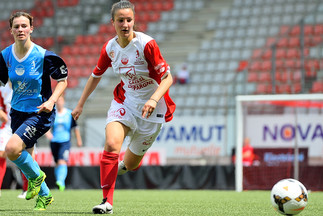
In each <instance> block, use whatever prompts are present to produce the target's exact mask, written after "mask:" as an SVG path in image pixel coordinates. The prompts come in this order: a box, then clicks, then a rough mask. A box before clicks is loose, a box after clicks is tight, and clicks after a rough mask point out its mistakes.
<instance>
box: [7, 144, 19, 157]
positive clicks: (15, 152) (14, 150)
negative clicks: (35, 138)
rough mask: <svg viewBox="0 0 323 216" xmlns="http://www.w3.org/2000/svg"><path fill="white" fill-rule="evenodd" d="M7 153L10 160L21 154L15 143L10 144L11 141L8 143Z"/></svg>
mask: <svg viewBox="0 0 323 216" xmlns="http://www.w3.org/2000/svg"><path fill="white" fill-rule="evenodd" d="M5 153H6V155H7V157H8V158H9V159H10V160H16V159H17V158H18V157H19V155H20V154H19V153H20V151H19V149H17V148H16V147H15V145H10V143H8V144H7V146H6V149H5Z"/></svg>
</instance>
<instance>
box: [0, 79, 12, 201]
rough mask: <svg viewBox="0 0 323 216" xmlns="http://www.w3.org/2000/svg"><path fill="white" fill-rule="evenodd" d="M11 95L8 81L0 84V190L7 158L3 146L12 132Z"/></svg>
mask: <svg viewBox="0 0 323 216" xmlns="http://www.w3.org/2000/svg"><path fill="white" fill-rule="evenodd" d="M11 97H12V89H11V87H10V86H9V83H8V84H7V85H5V86H0V123H1V124H0V192H1V185H2V182H3V178H4V175H5V173H6V169H7V161H6V160H7V158H6V152H5V148H6V145H7V142H8V140H9V139H10V137H11V135H12V132H11V128H10V122H11V121H10V120H11V118H10V115H9V112H10V108H11V106H10V101H11ZM0 196H1V193H0Z"/></svg>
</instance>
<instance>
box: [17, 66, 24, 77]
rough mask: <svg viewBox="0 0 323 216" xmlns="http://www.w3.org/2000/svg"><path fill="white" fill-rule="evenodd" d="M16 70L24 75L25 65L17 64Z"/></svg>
mask: <svg viewBox="0 0 323 216" xmlns="http://www.w3.org/2000/svg"><path fill="white" fill-rule="evenodd" d="M15 72H16V74H17V75H18V76H22V75H23V74H24V73H25V67H24V66H23V65H17V67H16V68H15Z"/></svg>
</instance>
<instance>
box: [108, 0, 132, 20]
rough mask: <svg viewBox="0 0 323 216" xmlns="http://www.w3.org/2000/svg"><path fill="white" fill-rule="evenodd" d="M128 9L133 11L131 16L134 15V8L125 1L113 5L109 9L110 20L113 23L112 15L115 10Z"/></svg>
mask: <svg viewBox="0 0 323 216" xmlns="http://www.w3.org/2000/svg"><path fill="white" fill-rule="evenodd" d="M126 8H130V9H131V10H132V11H133V15H135V6H134V5H133V4H132V3H131V2H130V1H127V0H121V1H119V2H117V3H114V4H113V5H112V8H111V19H112V20H113V21H114V15H115V14H116V11H117V10H120V9H126Z"/></svg>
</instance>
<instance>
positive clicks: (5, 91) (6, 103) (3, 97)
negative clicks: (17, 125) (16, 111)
mask: <svg viewBox="0 0 323 216" xmlns="http://www.w3.org/2000/svg"><path fill="white" fill-rule="evenodd" d="M11 97H12V89H11V88H10V86H9V84H6V85H5V86H1V87H0V109H2V110H3V111H4V112H5V113H6V114H7V115H8V121H7V123H6V124H4V123H2V124H1V127H0V128H4V127H5V126H6V127H9V128H10V115H9V112H10V109H11V105H10V102H11Z"/></svg>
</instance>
